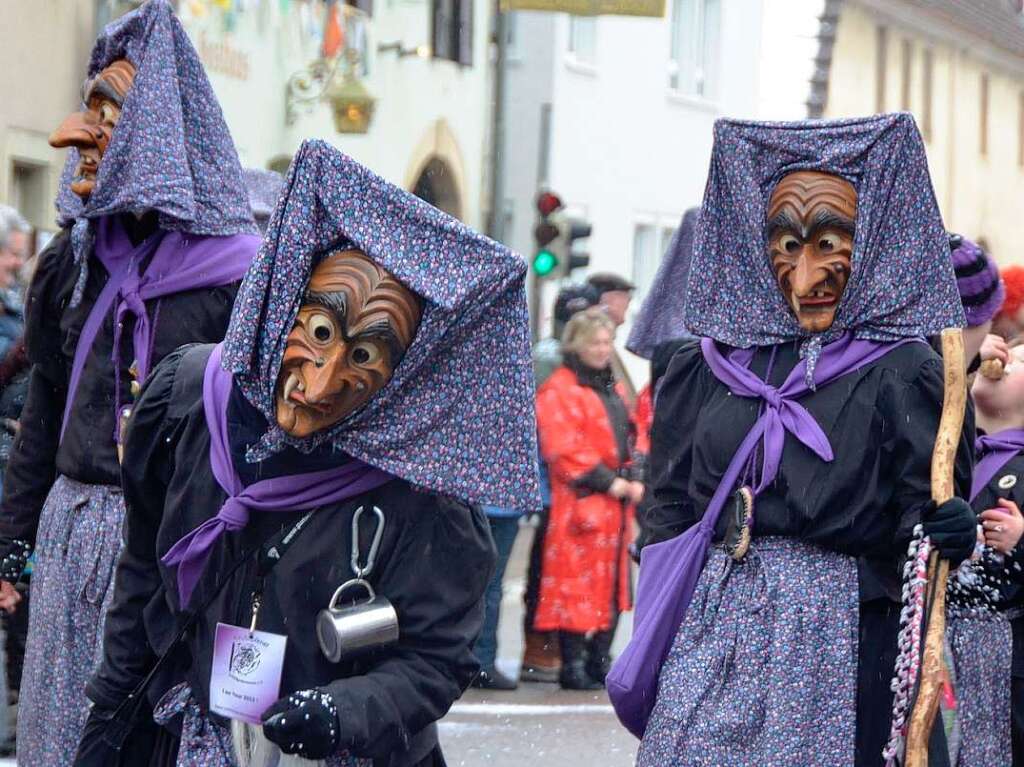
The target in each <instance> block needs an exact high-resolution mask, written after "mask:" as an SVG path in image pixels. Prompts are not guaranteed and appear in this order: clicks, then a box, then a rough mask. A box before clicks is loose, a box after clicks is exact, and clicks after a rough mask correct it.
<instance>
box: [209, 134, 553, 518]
mask: <svg viewBox="0 0 1024 767" xmlns="http://www.w3.org/2000/svg"><path fill="white" fill-rule="evenodd" d="M353 246H354V247H356V248H358V249H360V250H362V251H363V252H365V253H366V254H367V255H368V256H369V257H370V258H372V259H373V260H374V261H376V262H377V263H379V264H380V265H381V266H382V267H384V268H385V269H387V270H388V271H389V272H391V273H392V274H393V275H394V276H395V277H396V278H397V279H399V280H400V281H401V282H403V283H404V284H405V285H406V286H408V287H409V288H410V289H411V290H413V291H415V292H416V293H417V294H418V295H419V296H420V297H421V298H422V299H423V301H424V310H423V317H422V319H421V321H420V326H419V329H418V331H417V334H416V338H415V340H414V341H413V343H412V345H411V346H410V347H409V349H408V351H407V352H406V354H405V356H404V357H403V358H402V361H401V363H400V364H399V366H398V368H397V369H396V370H395V373H394V376H393V377H392V379H391V381H390V382H389V383H388V384H387V386H385V387H384V388H383V389H382V390H381V391H380V392H378V393H377V394H376V395H375V396H374V398H373V399H371V400H370V402H369V403H368V404H367V406H366V407H365V408H364V409H363V410H361V411H359V412H357V413H355V414H354V415H352V416H351V417H349V418H347V419H345V420H344V421H342V422H341V423H339V424H338V425H336V426H335V427H333V428H331V429H328V430H325V431H323V432H321V433H319V434H316V435H313V436H312V437H308V438H306V439H301V440H300V439H295V438H292V437H289V436H288V435H287V434H285V433H284V432H283V431H282V430H281V429H280V428H279V427H277V425H276V419H275V417H274V412H275V397H274V391H275V386H276V383H277V377H278V372H279V370H280V367H281V359H282V356H283V354H284V347H285V340H286V336H287V335H288V332H289V331H290V330H291V328H292V325H293V323H294V321H295V316H296V314H297V313H298V309H299V305H300V304H301V302H302V298H303V294H304V292H305V288H306V284H307V283H308V281H309V276H310V273H311V272H312V269H313V267H314V265H315V263H316V262H317V260H318V258H319V257H322V256H324V255H326V254H328V253H330V252H332V251H334V250H337V249H339V248H343V247H353ZM526 271H527V270H526V264H525V262H524V261H523V260H522V259H521V258H520V257H519V256H517V255H516V254H515V253H513V252H512V251H510V250H508V249H507V248H505V247H504V246H503V245H501V244H499V243H497V242H494V241H492V240H490V239H488V238H486V237H484V236H482V235H480V234H477V233H476V232H474V231H472V230H471V229H469V228H467V227H466V226H464V225H463V224H462V223H460V222H459V221H457V220H456V219H454V218H452V217H451V216H449V215H447V214H445V213H443V212H441V211H439V210H437V209H436V208H434V207H433V206H431V205H429V204H427V203H426V202H424V201H422V200H420V199H419V198H417V197H414V196H413V195H412V194H410V193H408V192H406V191H404V190H402V189H399V188H398V187H396V186H394V185H392V184H390V183H388V182H387V181H385V180H384V179H382V178H380V177H379V176H377V175H375V174H374V173H372V172H371V171H370V170H368V169H367V168H365V167H363V166H362V165H360V164H359V163H357V162H356V161H355V160H353V159H351V158H350V157H347V156H346V155H344V154H342V153H341V152H339V151H338V150H336V149H334V148H333V147H331V146H330V145H328V144H327V143H325V142H323V141H318V140H317V141H306V142H304V143H303V144H302V146H301V147H300V149H299V152H298V154H297V155H296V156H295V160H294V161H293V163H292V167H291V170H290V171H289V172H288V177H287V179H286V180H285V186H284V190H283V192H282V197H281V199H280V201H279V202H278V204H277V207H276V209H275V211H274V213H273V215H272V216H271V219H270V225H269V227H268V228H267V232H266V234H265V236H264V240H263V246H262V247H261V248H260V251H259V254H258V255H257V256H256V259H255V260H254V261H253V263H252V266H251V267H250V268H249V272H248V273H247V274H246V276H245V279H244V280H243V282H242V287H241V289H240V290H239V292H238V297H237V299H236V301H235V308H234V313H233V315H232V318H231V324H230V326H229V328H228V332H227V337H226V339H225V341H224V353H223V360H224V362H223V364H224V368H225V370H227V371H229V372H231V373H233V374H234V376H235V381H236V383H237V385H238V387H239V389H240V390H241V391H242V393H243V394H244V396H245V397H246V399H248V400H249V402H251V403H252V404H253V405H254V406H255V407H256V408H257V409H258V410H259V411H260V412H261V413H262V414H263V415H264V417H266V418H267V420H268V422H269V423H270V424H272V426H271V427H270V428H269V431H268V432H267V433H266V434H265V435H264V436H263V438H262V439H261V440H260V442H259V443H257V444H255V445H252V446H250V448H249V450H248V456H247V457H248V459H249V460H253V461H255V460H261V459H263V458H265V457H267V456H268V455H271V454H273V453H275V452H277V451H279V450H280V449H281V448H283V447H284V446H285V445H291V446H293V447H295V448H297V449H299V450H301V451H304V452H308V451H311V450H313V449H315V448H316V447H317V446H319V445H322V444H324V443H328V442H330V443H332V444H333V445H334V446H335V447H336V448H337V449H339V450H341V451H344V452H345V453H347V454H349V455H351V456H353V457H355V458H358V459H360V460H363V461H365V462H367V463H369V464H372V465H373V466H376V467H378V468H381V469H384V470H385V471H388V472H390V473H391V474H394V475H396V476H398V477H402V478H403V479H406V480H407V481H409V482H411V483H413V484H414V485H417V486H421V487H424V488H427V489H429V490H432V491H435V492H439V493H444V494H448V495H452V496H454V497H457V498H461V499H463V500H465V501H468V502H470V503H480V504H489V505H494V506H502V507H504V508H511V509H517V510H523V511H532V510H534V509H538V508H540V496H539V490H538V484H537V471H536V455H537V453H536V450H537V447H536V421H535V416H534V392H533V368H532V364H531V360H530V338H529V322H528V315H527V309H526V291H525V277H526Z"/></svg>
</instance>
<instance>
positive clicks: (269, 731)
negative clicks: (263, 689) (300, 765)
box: [263, 690, 339, 759]
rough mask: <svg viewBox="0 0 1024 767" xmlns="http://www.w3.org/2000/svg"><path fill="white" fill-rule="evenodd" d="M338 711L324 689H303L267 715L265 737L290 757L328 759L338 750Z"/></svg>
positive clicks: (285, 699) (264, 725) (270, 709)
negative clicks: (290, 755)
mask: <svg viewBox="0 0 1024 767" xmlns="http://www.w3.org/2000/svg"><path fill="white" fill-rule="evenodd" d="M338 730H339V727H338V708H337V706H335V705H334V698H333V697H332V696H331V695H330V694H329V693H326V692H324V691H323V690H300V691H299V692H293V693H292V694H291V695H289V696H287V697H285V698H281V699H280V700H279V701H277V702H276V703H274V704H273V705H272V706H270V708H268V709H267V710H266V711H264V712H263V734H264V735H265V736H266V738H267V740H269V741H271V742H272V743H276V744H277V746H278V748H280V749H281V750H282V751H283V752H284V753H286V754H298V755H299V756H301V757H303V758H304V759H324V758H326V757H328V756H330V755H331V754H333V753H334V752H335V751H337V750H338V737H339V736H338Z"/></svg>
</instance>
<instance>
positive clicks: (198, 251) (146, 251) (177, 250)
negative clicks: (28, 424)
mask: <svg viewBox="0 0 1024 767" xmlns="http://www.w3.org/2000/svg"><path fill="white" fill-rule="evenodd" d="M259 242H260V239H259V237H257V236H255V235H251V234H236V235H231V236H229V237H203V236H199V235H193V234H188V233H186V232H177V231H174V232H167V231H164V230H158V231H157V232H156V233H155V234H153V235H152V236H150V237H147V238H146V239H145V240H144V241H143V242H141V243H140V244H139V245H137V246H133V245H132V244H131V240H129V239H128V235H127V233H126V232H125V231H124V228H123V226H122V225H121V223H120V221H118V219H117V217H116V216H104V217H103V218H100V219H99V220H98V221H97V224H96V244H95V246H94V249H93V253H94V254H95V256H96V258H97V259H98V260H99V262H100V263H101V264H103V266H104V267H105V268H106V270H107V273H108V274H109V275H110V276H109V278H108V279H107V283H106V285H104V286H103V290H102V291H101V292H100V295H99V298H97V299H96V303H95V304H93V307H92V309H91V310H90V311H89V316H88V317H87V318H86V320H85V324H84V325H83V326H82V334H81V335H80V336H79V338H78V345H77V346H76V347H75V357H74V360H73V362H72V364H71V377H70V379H69V381H68V394H67V399H66V401H65V403H64V421H63V423H62V424H61V430H60V436H61V439H63V438H64V430H65V429H67V425H68V417H69V416H70V414H71V407H72V405H73V403H74V399H75V392H76V391H77V390H78V383H79V381H80V380H81V377H82V371H83V370H84V368H85V360H86V358H87V357H88V356H89V351H90V350H91V349H92V345H93V343H94V342H95V341H96V335H97V334H98V333H99V329H100V326H101V325H102V324H103V320H104V319H105V318H106V316H107V312H109V311H110V308H111V306H114V348H113V351H112V352H111V361H112V362H113V364H114V378H115V394H114V399H115V402H114V407H115V411H114V424H115V426H114V438H115V439H116V438H117V436H118V433H119V431H120V423H119V421H120V419H119V418H118V414H119V413H120V411H121V402H120V398H121V383H120V374H121V331H122V328H123V326H124V321H125V319H126V318H127V316H128V315H129V314H131V315H133V316H134V317H135V328H134V330H133V332H132V344H133V347H134V351H135V360H136V364H137V369H138V373H139V380H140V381H143V380H145V378H146V375H148V373H149V368H150V363H151V359H152V353H153V331H154V323H153V322H152V321H151V320H150V317H149V314H148V312H147V311H146V304H145V302H146V301H148V300H150V299H154V298H161V297H163V296H169V295H172V294H174V293H181V292H183V291H186V290H198V289H199V288H212V287H216V286H219V285H228V284H230V283H232V282H235V281H237V280H240V279H241V278H242V276H243V275H244V274H245V270H246V269H248V268H249V262H250V261H252V257H253V256H254V255H255V254H256V250H257V248H258V247H259ZM151 255H152V259H151V260H150V262H149V264H148V266H147V267H146V270H145V272H144V273H141V274H140V273H139V266H140V265H141V264H142V262H143V261H145V260H146V259H147V258H149V256H151Z"/></svg>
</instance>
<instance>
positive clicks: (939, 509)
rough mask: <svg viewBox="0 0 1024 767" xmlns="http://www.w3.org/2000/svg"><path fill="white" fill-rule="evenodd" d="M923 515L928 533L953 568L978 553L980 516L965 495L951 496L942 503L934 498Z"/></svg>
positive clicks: (926, 532) (925, 531)
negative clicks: (978, 516) (961, 496)
mask: <svg viewBox="0 0 1024 767" xmlns="http://www.w3.org/2000/svg"><path fill="white" fill-rule="evenodd" d="M921 516H922V520H921V521H922V524H923V525H924V534H925V535H927V536H928V537H929V538H930V539H931V542H932V545H933V546H935V548H937V549H938V550H939V554H940V555H941V556H942V558H943V559H948V560H949V566H950V567H958V566H959V565H960V563H961V562H963V561H964V560H965V559H967V558H968V557H970V556H971V554H973V553H974V544H975V542H977V540H978V518H977V516H976V515H975V513H974V510H973V509H972V508H971V507H970V505H969V504H968V503H967V501H965V500H964V499H963V498H955V497H954V498H950V499H949V500H948V501H946V502H945V503H942V504H939V505H938V506H936V504H935V502H934V501H930V502H929V503H928V505H927V506H925V508H924V513H923V514H922V515H921Z"/></svg>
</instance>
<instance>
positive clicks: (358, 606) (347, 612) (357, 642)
mask: <svg viewBox="0 0 1024 767" xmlns="http://www.w3.org/2000/svg"><path fill="white" fill-rule="evenodd" d="M354 588H362V589H364V590H365V591H366V597H367V598H366V599H365V600H362V601H357V602H354V603H352V604H346V605H339V602H340V600H341V598H342V597H343V596H344V594H345V592H346V591H348V590H349V589H354ZM316 637H317V640H318V641H319V642H320V649H321V650H322V651H323V654H324V655H325V656H326V657H327V660H329V661H330V662H331V663H337V662H338V661H340V660H341V659H342V658H348V657H352V656H354V655H358V654H360V653H362V652H366V651H367V650H373V649H376V648H378V647H384V646H386V645H389V644H394V643H395V642H397V641H398V613H397V612H395V608H394V606H393V605H392V604H391V602H390V601H389V600H388V598H387V597H385V596H377V593H376V592H375V591H374V590H373V586H371V585H370V582H369V581H365V580H363V579H362V578H354V579H352V580H350V581H346V582H345V583H343V584H341V585H340V586H338V588H337V589H336V590H335V592H334V596H332V597H331V602H330V604H329V605H328V606H327V609H326V610H321V611H320V613H319V615H317V618H316Z"/></svg>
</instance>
